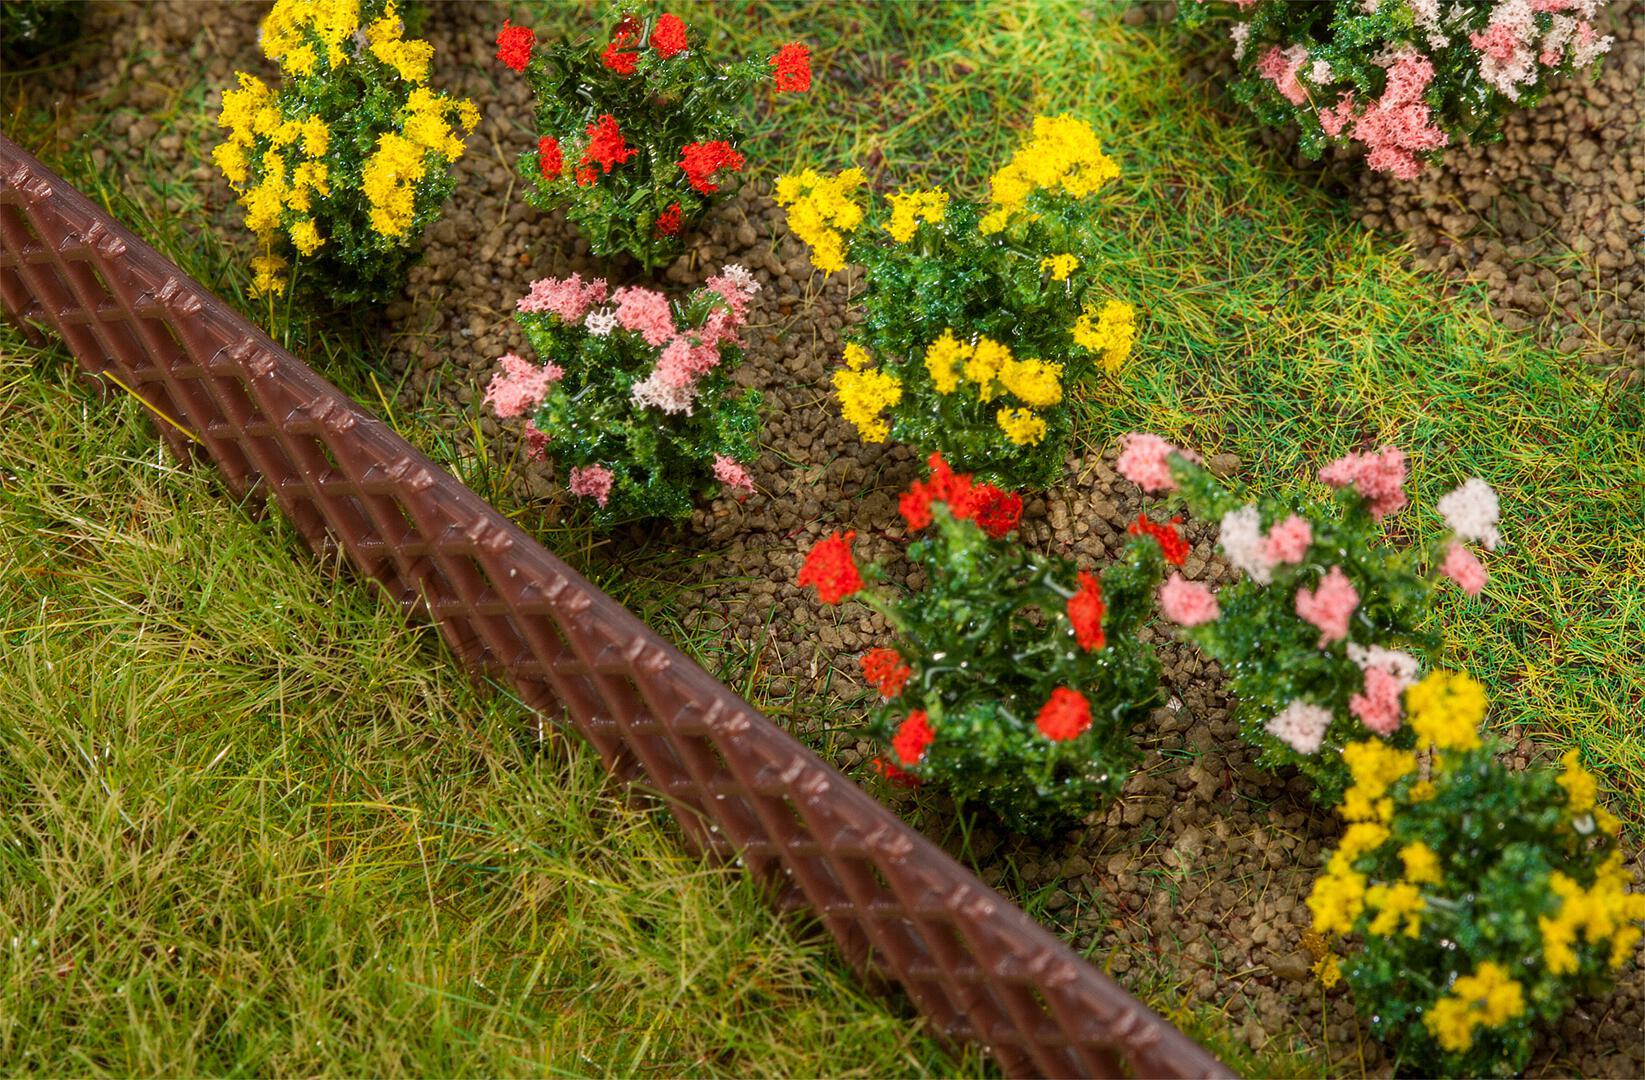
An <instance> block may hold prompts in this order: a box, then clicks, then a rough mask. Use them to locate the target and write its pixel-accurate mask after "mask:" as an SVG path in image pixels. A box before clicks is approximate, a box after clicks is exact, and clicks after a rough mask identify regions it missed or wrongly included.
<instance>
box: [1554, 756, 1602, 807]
mask: <svg viewBox="0 0 1645 1080" xmlns="http://www.w3.org/2000/svg"><path fill="white" fill-rule="evenodd" d="M1559 763H1560V764H1561V765H1563V766H1564V767H1565V771H1564V772H1562V773H1560V774H1559V786H1560V787H1562V788H1564V789H1565V808H1566V809H1567V810H1569V811H1570V812H1571V813H1572V814H1586V813H1587V812H1588V811H1590V810H1592V809H1593V808H1594V797H1595V796H1596V795H1598V794H1599V785H1598V784H1596V783H1595V782H1594V775H1593V773H1590V772H1589V771H1588V770H1587V769H1584V768H1583V767H1582V758H1581V755H1579V754H1578V753H1577V752H1576V751H1575V750H1570V751H1567V752H1566V754H1565V756H1564V757H1562V758H1560V759H1559Z"/></svg>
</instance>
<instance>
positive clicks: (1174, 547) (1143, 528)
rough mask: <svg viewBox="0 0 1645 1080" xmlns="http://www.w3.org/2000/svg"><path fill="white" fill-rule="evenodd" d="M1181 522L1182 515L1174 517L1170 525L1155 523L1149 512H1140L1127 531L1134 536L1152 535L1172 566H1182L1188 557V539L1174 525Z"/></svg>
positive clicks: (1161, 552)
mask: <svg viewBox="0 0 1645 1080" xmlns="http://www.w3.org/2000/svg"><path fill="white" fill-rule="evenodd" d="M1180 524H1182V519H1181V518H1180V517H1174V518H1172V519H1171V524H1170V525H1155V524H1154V523H1153V522H1152V521H1149V520H1148V515H1147V514H1138V515H1137V520H1135V521H1133V522H1132V523H1131V527H1130V528H1128V529H1126V530H1125V531H1126V532H1128V533H1130V534H1131V535H1132V536H1152V537H1153V538H1154V541H1155V542H1156V543H1158V544H1159V549H1160V554H1161V555H1164V556H1165V561H1166V562H1168V563H1170V564H1171V565H1172V566H1181V565H1182V564H1183V563H1184V562H1185V561H1187V559H1188V541H1187V540H1184V539H1183V538H1182V534H1181V533H1179V532H1177V530H1176V529H1174V528H1173V527H1172V526H1174V525H1180Z"/></svg>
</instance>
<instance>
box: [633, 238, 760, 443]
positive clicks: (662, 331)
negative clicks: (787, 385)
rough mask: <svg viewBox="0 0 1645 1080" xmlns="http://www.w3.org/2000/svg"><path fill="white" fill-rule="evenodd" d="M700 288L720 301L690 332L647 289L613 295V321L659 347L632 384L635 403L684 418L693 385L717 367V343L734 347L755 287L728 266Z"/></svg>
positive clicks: (741, 272)
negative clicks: (654, 362)
mask: <svg viewBox="0 0 1645 1080" xmlns="http://www.w3.org/2000/svg"><path fill="white" fill-rule="evenodd" d="M706 287H707V289H708V290H709V291H710V292H712V293H715V294H716V295H718V297H719V298H720V300H721V301H722V303H721V304H717V305H716V306H715V307H714V310H712V311H711V312H709V314H708V317H707V318H706V319H704V320H703V325H702V326H700V327H697V328H695V329H682V328H679V327H676V326H675V325H674V319H673V315H672V313H671V311H670V310H669V306H668V301H667V300H666V299H664V298H663V297H662V296H661V294H659V293H655V292H652V291H651V290H649V289H638V288H635V289H619V290H618V291H617V293H616V295H615V296H614V297H613V299H614V300H616V301H617V321H618V323H620V324H621V325H622V326H623V328H624V329H626V330H633V331H635V332H637V333H639V334H640V335H641V336H642V337H644V338H645V340H646V341H647V342H648V343H649V344H652V345H661V346H662V352H661V353H659V354H658V357H657V365H656V367H654V368H652V370H651V374H649V375H648V376H646V377H645V378H644V379H642V380H640V381H639V382H637V383H635V384H634V388H633V390H632V392H631V395H632V398H633V401H634V404H635V405H638V406H640V407H641V408H655V409H661V410H662V411H663V412H665V413H686V414H688V415H689V414H690V412H691V408H692V405H693V404H694V403H695V402H696V400H697V381H698V380H699V379H701V378H702V376H703V375H704V374H705V373H707V372H709V371H711V370H713V369H714V368H716V367H718V366H719V363H720V348H721V346H722V345H727V344H732V345H734V344H736V343H737V330H738V328H740V327H741V326H742V325H743V320H744V319H745V318H746V317H747V314H748V306H749V304H750V302H751V301H752V300H753V298H754V294H755V293H757V292H759V290H760V283H759V282H758V281H755V280H754V275H752V274H750V273H749V272H748V271H747V270H745V269H744V268H743V267H741V266H735V265H732V266H727V267H725V268H724V269H722V270H721V271H720V273H719V274H718V275H717V276H715V277H711V278H709V279H708V282H707V286H706ZM659 302H660V304H659Z"/></svg>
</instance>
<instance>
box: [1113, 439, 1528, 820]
mask: <svg viewBox="0 0 1645 1080" xmlns="http://www.w3.org/2000/svg"><path fill="white" fill-rule="evenodd" d="M1122 447H1123V450H1122V453H1121V454H1120V458H1119V461H1118V463H1117V464H1118V468H1119V471H1120V473H1121V474H1122V475H1124V476H1125V477H1126V478H1127V479H1129V480H1131V481H1132V482H1134V483H1136V484H1137V485H1138V486H1139V487H1141V488H1142V489H1143V490H1144V491H1149V492H1155V493H1167V494H1169V495H1170V497H1172V498H1174V499H1180V500H1181V501H1182V502H1183V503H1184V504H1186V506H1187V508H1188V509H1189V510H1190V511H1191V512H1192V513H1194V514H1196V515H1198V516H1200V517H1203V518H1208V519H1211V520H1216V521H1219V522H1220V525H1221V531H1220V536H1219V546H1220V548H1221V551H1222V555H1223V557H1224V558H1225V559H1227V561H1228V563H1229V564H1230V565H1231V566H1232V567H1233V568H1234V569H1235V570H1236V571H1238V573H1239V574H1240V576H1241V580H1240V581H1239V582H1238V583H1236V584H1234V585H1230V586H1228V587H1226V588H1224V589H1222V590H1221V591H1220V592H1217V593H1214V594H1213V593H1212V591H1211V590H1210V589H1209V588H1207V587H1206V586H1205V585H1204V584H1202V583H1199V582H1192V581H1187V580H1185V579H1183V578H1182V577H1180V576H1176V575H1173V576H1172V578H1171V580H1170V581H1168V582H1166V584H1165V586H1164V587H1163V588H1162V589H1161V590H1160V593H1159V604H1160V611H1161V613H1162V614H1163V615H1164V616H1165V618H1166V619H1167V620H1168V621H1170V622H1173V623H1176V624H1177V625H1178V626H1180V627H1182V628H1183V631H1182V632H1183V634H1184V636H1185V637H1187V638H1188V639H1189V640H1192V641H1193V642H1195V643H1196V644H1197V645H1199V647H1200V648H1202V649H1203V650H1205V652H1206V653H1208V654H1209V655H1210V656H1211V657H1212V658H1213V659H1215V660H1217V661H1218V662H1219V663H1220V664H1222V666H1223V668H1224V669H1225V670H1226V671H1227V672H1228V673H1229V677H1230V687H1231V689H1232V690H1233V693H1234V696H1235V698H1236V699H1237V706H1236V716H1237V718H1238V720H1239V723H1240V731H1241V733H1242V734H1243V735H1244V736H1245V738H1246V739H1247V740H1249V741H1251V742H1252V743H1254V744H1255V745H1256V746H1258V747H1259V748H1260V749H1261V750H1262V757H1261V759H1260V760H1261V761H1262V762H1263V764H1265V765H1268V766H1270V767H1280V766H1286V765H1293V766H1296V767H1297V768H1299V769H1300V770H1301V771H1302V772H1303V773H1305V774H1306V775H1308V776H1309V777H1310V778H1311V779H1312V780H1313V782H1314V783H1315V785H1316V794H1317V795H1318V797H1319V798H1320V799H1321V801H1324V802H1336V801H1339V800H1340V798H1341V796H1342V792H1343V790H1344V789H1345V787H1346V785H1347V782H1348V779H1349V773H1348V769H1347V767H1346V766H1345V765H1344V763H1343V761H1342V757H1341V754H1342V748H1343V747H1344V746H1345V745H1347V744H1349V743H1351V742H1355V741H1360V740H1363V739H1365V738H1367V737H1370V736H1375V737H1380V738H1382V739H1386V740H1388V741H1389V742H1391V743H1392V744H1394V745H1395V746H1397V747H1400V748H1408V747H1410V746H1411V745H1412V735H1411V732H1410V730H1409V726H1408V725H1407V724H1406V722H1405V710H1404V701H1405V691H1406V689H1407V688H1408V687H1410V686H1411V685H1413V684H1414V683H1416V681H1417V680H1418V679H1419V678H1420V677H1421V673H1422V669H1423V667H1424V660H1425V659H1426V658H1429V657H1432V655H1433V654H1434V652H1435V650H1436V649H1437V647H1438V641H1437V639H1436V638H1435V636H1434V634H1433V632H1432V631H1431V630H1428V629H1426V628H1427V627H1428V625H1429V624H1430V622H1431V620H1430V619H1429V618H1428V615H1429V611H1430V609H1431V607H1432V604H1433V601H1434V597H1435V590H1436V588H1437V587H1439V586H1441V585H1442V584H1443V582H1444V580H1445V579H1447V578H1448V579H1450V580H1451V581H1452V582H1454V583H1455V584H1456V585H1457V586H1458V587H1459V588H1461V589H1462V590H1463V591H1464V592H1466V593H1467V594H1468V595H1470V596H1477V595H1479V593H1480V591H1481V589H1482V588H1483V587H1484V585H1485V576H1486V575H1485V567H1484V565H1483V564H1481V562H1480V561H1479V558H1478V557H1477V556H1476V555H1475V554H1474V552H1473V551H1472V550H1471V549H1470V548H1469V546H1468V545H1469V544H1470V543H1474V544H1479V545H1481V546H1483V547H1484V548H1485V549H1486V550H1491V549H1494V548H1495V547H1496V545H1497V543H1498V542H1499V541H1500V540H1501V533H1500V531H1499V530H1498V527H1497V525H1498V521H1499V519H1500V517H1501V511H1500V508H1499V506H1498V504H1497V497H1496V493H1495V492H1493V491H1492V490H1491V488H1490V485H1488V484H1486V483H1485V482H1484V481H1483V480H1479V479H1473V480H1469V481H1467V482H1466V483H1464V484H1463V485H1462V486H1460V487H1458V488H1457V489H1456V490H1455V491H1453V492H1451V493H1450V494H1448V495H1446V496H1444V497H1442V498H1441V499H1440V500H1439V501H1438V503H1437V504H1436V509H1437V510H1438V511H1439V514H1440V516H1441V517H1442V518H1443V519H1444V521H1445V524H1446V526H1447V528H1446V529H1445V530H1444V531H1443V532H1441V533H1440V534H1439V535H1438V536H1437V537H1436V539H1435V541H1434V542H1433V543H1432V544H1431V545H1427V546H1425V547H1401V546H1398V545H1395V544H1393V543H1391V542H1389V541H1388V539H1387V537H1386V535H1385V527H1384V522H1385V520H1386V519H1388V518H1390V517H1392V516H1393V515H1396V514H1398V513H1400V512H1401V511H1402V510H1404V509H1405V508H1406V507H1407V506H1408V505H1409V499H1408V497H1407V495H1406V490H1405V481H1406V464H1405V455H1404V454H1403V453H1401V452H1400V451H1399V450H1397V449H1395V448H1392V447H1387V448H1383V449H1381V450H1378V451H1374V452H1368V453H1351V454H1347V455H1344V456H1343V457H1341V458H1338V459H1337V460H1336V461H1333V462H1331V463H1329V464H1328V465H1326V466H1325V467H1324V468H1322V469H1321V470H1320V471H1319V479H1320V481H1321V482H1322V483H1324V484H1325V485H1326V486H1327V487H1330V488H1333V489H1335V492H1336V498H1335V503H1336V507H1335V512H1331V511H1329V510H1328V509H1326V508H1323V507H1304V506H1301V505H1291V504H1286V503H1278V502H1262V503H1259V502H1256V501H1253V500H1250V499H1248V498H1245V497H1244V496H1242V495H1240V494H1237V493H1236V492H1234V491H1232V490H1230V489H1229V488H1227V487H1225V486H1224V485H1223V484H1222V482H1221V481H1219V480H1217V479H1216V478H1215V477H1213V476H1212V475H1211V473H1210V472H1209V471H1208V470H1206V469H1205V468H1203V467H1202V466H1201V465H1200V464H1199V463H1198V458H1197V457H1195V456H1193V455H1190V454H1187V453H1184V452H1181V451H1177V450H1174V449H1173V448H1172V447H1171V446H1170V444H1168V443H1166V442H1165V441H1164V440H1163V439H1159V438H1158V437H1156V436H1152V435H1141V434H1133V435H1128V436H1126V437H1125V438H1124V439H1123V440H1122ZM1367 733H1369V736H1368V734H1367Z"/></svg>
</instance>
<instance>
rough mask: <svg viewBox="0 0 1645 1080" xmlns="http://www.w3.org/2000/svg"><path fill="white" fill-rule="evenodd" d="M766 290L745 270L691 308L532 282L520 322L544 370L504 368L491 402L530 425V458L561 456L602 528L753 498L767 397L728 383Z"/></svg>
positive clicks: (512, 363) (574, 280)
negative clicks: (754, 306)
mask: <svg viewBox="0 0 1645 1080" xmlns="http://www.w3.org/2000/svg"><path fill="white" fill-rule="evenodd" d="M759 287H760V286H759V283H758V282H756V281H755V280H754V278H753V276H752V275H751V274H749V272H748V271H747V270H745V269H743V268H742V267H740V266H727V267H725V268H724V269H723V270H721V271H720V273H719V275H718V276H716V277H711V278H709V279H708V282H707V285H706V287H704V288H702V289H698V290H697V291H696V292H695V293H693V294H691V296H689V297H687V298H686V299H685V300H684V301H683V302H681V303H679V304H671V303H670V302H669V300H668V298H667V297H666V296H664V295H663V294H661V293H659V292H656V291H654V290H651V289H646V288H639V287H628V288H620V289H616V290H615V291H613V290H611V289H610V288H609V286H608V285H607V284H606V282H605V281H603V280H601V279H599V278H596V279H594V280H592V281H588V282H585V281H583V280H582V278H581V277H580V276H578V275H576V274H573V275H571V276H570V277H569V278H564V279H556V278H548V279H544V280H542V281H537V282H534V283H532V286H531V291H530V293H528V294H527V295H526V296H524V297H522V298H521V299H520V301H519V303H518V305H517V308H518V310H517V312H516V314H515V316H514V317H515V319H516V320H517V321H518V322H519V324H520V325H521V326H522V327H523V328H524V329H525V333H526V337H527V339H528V340H530V342H531V346H532V348H533V349H535V350H536V352H537V355H538V356H539V357H542V358H544V359H545V361H546V362H545V363H543V364H541V365H537V364H532V363H530V362H529V361H527V360H524V359H521V358H520V357H518V356H515V355H514V354H512V353H510V354H508V355H506V356H504V357H503V358H502V359H501V360H500V361H499V363H500V365H501V368H500V370H499V371H498V372H497V373H496V375H494V376H493V377H492V380H491V384H490V385H489V386H488V387H487V389H486V394H485V401H486V404H487V405H489V406H490V407H491V409H492V411H493V412H495V413H496V414H497V416H499V417H502V418H505V419H506V418H514V417H525V425H524V435H525V446H526V450H527V453H529V454H530V455H531V456H533V457H543V456H545V455H548V456H552V457H553V459H554V461H555V463H556V465H557V466H558V467H559V468H560V469H561V470H563V475H564V479H565V483H566V486H567V487H568V488H569V490H570V492H571V494H572V495H573V496H577V497H579V498H582V499H586V500H588V501H589V502H590V503H591V504H592V508H593V515H592V517H593V521H594V524H595V525H596V526H599V527H609V526H611V525H614V524H616V523H618V522H622V521H632V520H637V519H642V518H655V517H661V518H680V517H684V516H686V515H687V514H689V513H690V512H691V507H692V505H693V502H694V499H695V497H696V496H697V495H699V494H702V493H705V492H707V491H708V490H710V489H712V488H714V487H715V486H716V485H718V486H719V487H721V488H722V489H728V490H731V491H736V492H740V493H743V494H746V493H748V492H751V491H753V490H754V483H753V480H752V479H751V478H750V476H749V474H748V469H747V466H748V465H749V464H750V463H752V462H753V460H754V459H755V457H757V456H758V454H759V405H760V395H759V392H758V391H754V390H749V391H743V390H741V389H739V388H738V387H737V386H736V384H735V383H733V382H732V381H731V378H730V372H731V370H732V369H733V368H734V367H735V366H736V365H737V364H738V363H740V362H741V360H742V353H741V351H740V349H739V348H738V341H737V331H738V330H739V329H740V328H741V327H742V325H743V321H744V319H745V318H746V317H747V313H748V304H749V301H750V300H751V299H752V298H753V296H754V294H755V293H756V292H757V291H759Z"/></svg>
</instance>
